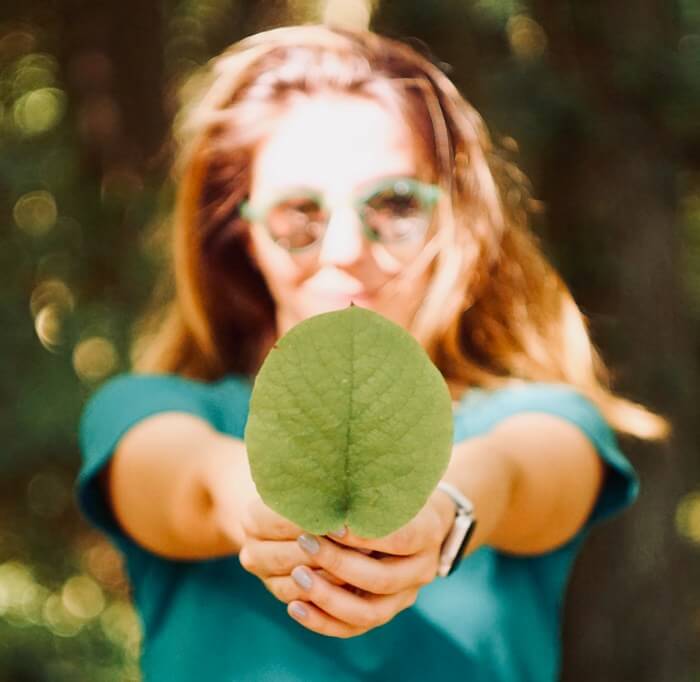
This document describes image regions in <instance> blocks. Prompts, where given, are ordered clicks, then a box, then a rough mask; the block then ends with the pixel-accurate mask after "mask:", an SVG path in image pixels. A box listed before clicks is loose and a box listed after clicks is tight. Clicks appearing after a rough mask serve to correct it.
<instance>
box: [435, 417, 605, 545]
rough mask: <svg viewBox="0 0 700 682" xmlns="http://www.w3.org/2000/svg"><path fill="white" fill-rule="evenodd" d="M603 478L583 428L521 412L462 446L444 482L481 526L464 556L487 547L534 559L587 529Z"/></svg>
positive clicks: (443, 497) (441, 504)
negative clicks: (454, 489) (452, 487)
mask: <svg viewBox="0 0 700 682" xmlns="http://www.w3.org/2000/svg"><path fill="white" fill-rule="evenodd" d="M604 473H605V468H604V464H603V461H602V460H601V458H600V457H599V456H598V454H597V452H596V449H595V447H594V446H593V444H592V443H591V442H590V440H589V439H588V438H587V437H586V436H585V435H584V434H583V433H582V432H581V431H580V429H578V428H576V427H575V426H574V425H573V424H571V423H569V422H567V421H565V420H564V419H560V418H559V417H555V416H553V415H548V414H540V413H523V414H518V415H514V416H512V417H509V418H508V419H505V420H504V421H502V422H501V423H500V424H498V425H497V426H496V427H494V428H493V429H492V430H491V431H490V432H488V433H487V434H485V435H483V436H480V437H477V438H473V439H470V440H468V441H464V442H463V443H459V444H457V445H456V446H455V448H454V451H453V455H452V459H451V460H450V464H449V466H448V469H447V472H446V473H445V475H444V476H443V480H446V481H448V482H449V483H452V484H453V485H455V486H457V488H458V489H459V490H462V491H463V492H464V494H465V495H467V497H469V498H470V499H471V500H472V501H473V503H474V507H475V510H476V514H477V518H478V523H477V526H476V529H475V531H474V535H473V536H472V538H471V540H470V543H469V546H468V547H467V550H466V552H467V553H471V552H473V551H474V550H475V549H477V548H478V547H479V546H480V545H482V544H489V545H491V546H492V547H495V548H497V549H500V550H503V551H507V552H510V553H514V554H536V553H543V552H546V551H549V550H552V549H555V548H556V547H558V546H561V545H562V544H564V543H565V542H566V541H567V540H568V539H570V538H571V537H572V536H573V535H574V534H575V533H576V532H577V531H578V530H579V529H580V528H581V527H582V525H583V523H584V522H585V520H586V518H587V517H588V515H589V514H590V512H591V510H592V507H593V504H594V502H595V500H596V498H597V496H598V493H599V491H600V487H601V485H602V481H603V476H604ZM438 493H440V495H439V497H440V500H438V498H437V494H434V499H435V502H436V505H439V506H438V509H439V510H440V511H441V513H442V514H443V516H445V511H444V509H445V500H447V501H448V502H449V500H448V498H447V496H446V495H444V494H443V493H441V492H440V491H438ZM450 504H451V502H450ZM450 504H448V505H447V506H448V507H449V506H450ZM451 513H452V515H454V507H453V506H452V512H451ZM446 517H449V513H448V514H447V515H446ZM446 528H449V525H448V526H447V527H446Z"/></svg>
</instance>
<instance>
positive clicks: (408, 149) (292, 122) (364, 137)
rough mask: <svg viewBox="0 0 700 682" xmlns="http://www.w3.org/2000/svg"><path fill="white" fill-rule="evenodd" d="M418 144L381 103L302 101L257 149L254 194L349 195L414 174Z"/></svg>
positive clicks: (286, 110)
mask: <svg viewBox="0 0 700 682" xmlns="http://www.w3.org/2000/svg"><path fill="white" fill-rule="evenodd" d="M414 146H415V145H414V141H413V137H412V135H411V132H410V130H409V128H408V127H407V124H406V122H405V121H404V120H403V119H402V118H401V117H399V116H397V115H396V114H394V113H392V112H391V111H390V110H389V109H387V108H386V107H385V106H383V105H382V104H380V103H379V102H377V101H375V100H370V99H365V98H361V97H353V96H349V95H348V96H344V95H323V96H321V95H319V96H314V97H299V98H297V99H295V100H293V101H292V102H291V103H290V104H289V105H288V106H286V107H285V108H284V109H283V110H282V113H281V114H280V116H279V117H278V118H276V119H275V123H274V125H273V126H272V130H271V132H270V134H269V135H268V136H267V137H266V138H265V139H264V140H263V141H262V142H261V144H260V145H259V147H258V149H257V150H256V154H255V156H254V160H253V169H252V171H253V175H252V188H251V189H252V191H251V194H253V195H255V196H261V195H262V196H264V195H269V194H272V193H274V192H275V191H276V190H278V189H282V188H285V187H291V186H305V187H313V188H317V189H319V190H321V191H323V192H326V193H347V192H351V191H353V190H354V189H357V188H359V187H360V186H362V185H363V184H366V183H368V182H371V181H373V180H375V179H379V178H382V177H386V176H388V175H413V174H415V173H416V170H417V169H416V159H415V156H416V155H415V149H414Z"/></svg>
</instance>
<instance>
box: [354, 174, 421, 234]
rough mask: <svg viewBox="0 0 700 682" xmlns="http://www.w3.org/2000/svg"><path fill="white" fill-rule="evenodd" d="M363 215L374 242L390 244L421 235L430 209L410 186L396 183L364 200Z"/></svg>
mask: <svg viewBox="0 0 700 682" xmlns="http://www.w3.org/2000/svg"><path fill="white" fill-rule="evenodd" d="M362 218H363V220H364V222H365V225H366V226H367V227H368V228H369V230H370V231H371V232H372V233H373V234H374V235H375V239H376V240H377V241H380V242H384V243H391V242H395V241H401V240H403V239H408V238H410V237H413V236H417V235H418V234H421V233H422V232H423V231H424V230H425V228H426V227H427V226H428V223H429V221H430V212H429V210H428V209H427V207H426V206H425V205H424V204H423V202H422V201H421V200H420V197H419V196H418V194H417V192H415V191H414V190H413V188H412V187H411V186H410V185H408V184H407V183H403V182H396V183H394V184H393V185H391V186H390V187H387V188H386V189H383V190H381V191H380V192H377V193H376V194H374V195H372V196H371V197H370V198H369V199H368V200H367V201H366V202H365V205H364V207H363V209H362Z"/></svg>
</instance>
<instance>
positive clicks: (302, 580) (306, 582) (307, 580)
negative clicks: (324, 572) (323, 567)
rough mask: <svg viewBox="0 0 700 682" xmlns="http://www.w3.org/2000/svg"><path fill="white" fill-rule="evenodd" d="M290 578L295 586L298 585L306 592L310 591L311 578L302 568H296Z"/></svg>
mask: <svg viewBox="0 0 700 682" xmlns="http://www.w3.org/2000/svg"><path fill="white" fill-rule="evenodd" d="M292 578H294V582H295V583H296V584H297V585H299V587H301V588H302V589H304V590H306V591H307V592H308V591H309V590H310V589H311V585H312V584H313V578H312V577H311V573H310V572H309V571H307V570H306V569H305V568H304V567H303V566H297V567H296V568H295V569H294V570H293V571H292Z"/></svg>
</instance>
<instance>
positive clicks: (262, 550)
mask: <svg viewBox="0 0 700 682" xmlns="http://www.w3.org/2000/svg"><path fill="white" fill-rule="evenodd" d="M238 560H239V562H240V564H241V566H242V567H243V568H244V569H245V570H246V571H248V572H249V573H252V574H253V575H256V576H257V577H258V578H267V577H269V576H275V575H287V576H288V575H289V574H290V573H291V572H292V569H293V568H294V567H295V566H298V565H299V564H305V563H306V564H312V565H314V566H315V567H317V564H316V562H315V561H314V560H313V559H310V558H309V555H308V554H306V552H304V550H303V549H301V547H299V544H298V543H297V542H294V541H292V540H287V541H285V540H270V541H266V540H255V539H249V540H248V541H247V542H246V544H245V545H244V546H243V547H242V548H241V551H240V552H239V553H238ZM320 570H322V573H323V577H324V578H325V579H326V580H328V581H330V582H332V583H333V584H335V585H344V584H345V581H344V580H341V579H340V578H338V577H336V576H334V575H332V574H331V573H329V572H327V571H325V570H323V569H320Z"/></svg>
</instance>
